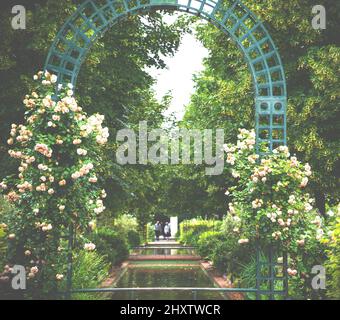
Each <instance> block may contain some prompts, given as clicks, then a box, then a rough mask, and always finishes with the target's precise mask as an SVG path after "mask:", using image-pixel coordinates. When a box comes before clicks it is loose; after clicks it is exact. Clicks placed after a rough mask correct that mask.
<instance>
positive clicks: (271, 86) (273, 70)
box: [45, 0, 287, 150]
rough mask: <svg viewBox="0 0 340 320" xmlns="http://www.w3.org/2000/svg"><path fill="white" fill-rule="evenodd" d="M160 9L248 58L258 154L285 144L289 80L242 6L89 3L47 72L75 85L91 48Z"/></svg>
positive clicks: (64, 33)
mask: <svg viewBox="0 0 340 320" xmlns="http://www.w3.org/2000/svg"><path fill="white" fill-rule="evenodd" d="M157 9H169V10H177V11H182V12H188V13H191V14H193V15H197V16H200V17H202V18H203V19H206V20H208V21H209V22H211V23H213V24H214V25H215V26H217V27H218V28H219V29H221V30H222V31H223V32H224V33H226V34H228V35H229V36H230V37H231V38H232V39H233V40H234V41H235V43H236V44H237V45H238V47H239V48H240V50H241V51H242V52H243V55H244V57H245V60H246V61H247V63H248V66H249V70H250V72H251V75H252V78H253V83H254V91H255V92H254V93H255V128H256V138H257V140H256V141H257V148H258V146H259V143H265V144H267V146H268V147H269V149H270V150H273V149H274V148H276V147H277V146H279V145H285V144H286V137H287V132H286V107H287V90H286V80H285V74H284V70H283V66H282V63H281V58H280V55H279V53H278V51H277V48H276V47H275V45H274V42H273V40H272V38H271V37H270V35H269V33H268V31H267V29H266V28H265V27H264V25H263V24H262V22H261V21H260V20H259V19H258V18H257V17H256V16H255V15H254V14H253V13H252V12H251V11H250V10H249V9H248V8H247V7H246V6H245V5H243V4H242V2H241V1H240V0H86V1H84V3H83V4H82V5H80V6H79V7H78V9H77V11H76V12H75V13H74V14H73V15H72V16H71V17H70V18H69V19H68V20H67V21H66V22H65V24H64V25H63V27H62V28H61V30H60V31H59V32H58V34H57V37H56V39H55V41H54V43H53V45H52V46H51V48H50V50H49V54H48V57H47V59H46V63H45V70H48V71H50V72H53V73H55V74H56V75H57V76H58V83H72V84H73V85H74V86H75V85H76V81H77V77H78V74H79V71H80V68H81V65H82V62H83V61H84V60H85V58H86V56H87V53H88V51H89V49H90V47H91V45H92V44H93V43H94V42H95V41H96V39H97V38H98V37H100V36H102V35H103V34H104V33H105V31H107V30H108V29H109V28H111V27H112V26H113V25H114V24H115V23H117V22H118V21H119V20H120V19H122V18H124V17H126V16H127V15H131V14H138V13H142V12H148V11H151V10H157Z"/></svg>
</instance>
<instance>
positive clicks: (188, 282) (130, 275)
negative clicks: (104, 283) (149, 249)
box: [112, 266, 225, 300]
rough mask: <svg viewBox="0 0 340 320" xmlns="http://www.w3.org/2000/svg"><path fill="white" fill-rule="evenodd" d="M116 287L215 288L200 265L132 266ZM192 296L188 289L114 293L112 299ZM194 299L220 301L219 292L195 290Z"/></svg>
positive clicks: (180, 297)
mask: <svg viewBox="0 0 340 320" xmlns="http://www.w3.org/2000/svg"><path fill="white" fill-rule="evenodd" d="M116 287H117V288H139V287H197V288H214V287H215V286H214V283H213V281H212V280H211V279H210V278H209V277H208V276H207V274H206V273H205V272H204V271H203V270H202V268H201V267H200V266H188V267H179V266H147V267H143V266H132V267H129V268H128V269H127V270H126V271H125V273H124V274H123V275H122V277H121V278H120V280H119V281H118V283H117V284H116ZM193 298H194V295H193V293H192V292H190V291H135V292H133V293H131V292H115V293H113V294H112V299H114V300H185V299H188V300H191V299H193ZM196 298H197V299H201V300H223V299H225V297H224V296H223V295H222V294H221V293H219V292H212V291H211V292H210V291H205V292H197V296H196Z"/></svg>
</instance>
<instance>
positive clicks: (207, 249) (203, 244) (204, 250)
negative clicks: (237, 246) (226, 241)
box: [197, 231, 222, 260]
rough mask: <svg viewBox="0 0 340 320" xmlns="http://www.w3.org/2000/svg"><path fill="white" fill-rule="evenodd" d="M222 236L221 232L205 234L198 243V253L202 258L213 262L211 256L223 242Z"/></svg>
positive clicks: (207, 232)
mask: <svg viewBox="0 0 340 320" xmlns="http://www.w3.org/2000/svg"><path fill="white" fill-rule="evenodd" d="M221 238H222V234H221V232H219V231H206V232H203V233H202V234H201V235H200V237H199V239H198V242H197V253H198V254H199V255H200V256H201V257H202V258H206V259H209V260H211V256H212V255H213V253H214V251H215V250H216V248H217V247H218V244H219V242H220V241H221Z"/></svg>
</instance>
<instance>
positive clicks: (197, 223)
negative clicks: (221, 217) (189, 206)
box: [179, 219, 221, 246]
mask: <svg viewBox="0 0 340 320" xmlns="http://www.w3.org/2000/svg"><path fill="white" fill-rule="evenodd" d="M220 227H221V221H215V220H203V219H192V220H185V221H183V222H181V224H180V238H179V240H180V242H181V243H183V244H186V245H192V246H196V245H197V243H198V239H199V237H200V235H201V234H202V233H203V232H206V231H215V230H216V231H218V230H219V229H220Z"/></svg>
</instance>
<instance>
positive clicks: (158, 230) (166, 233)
mask: <svg viewBox="0 0 340 320" xmlns="http://www.w3.org/2000/svg"><path fill="white" fill-rule="evenodd" d="M161 234H163V237H164V239H165V240H169V239H170V237H171V229H170V224H169V222H165V225H164V227H163V226H162V224H161V223H160V222H159V221H157V222H156V224H155V235H156V240H157V241H158V240H159V237H160V235H161Z"/></svg>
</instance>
